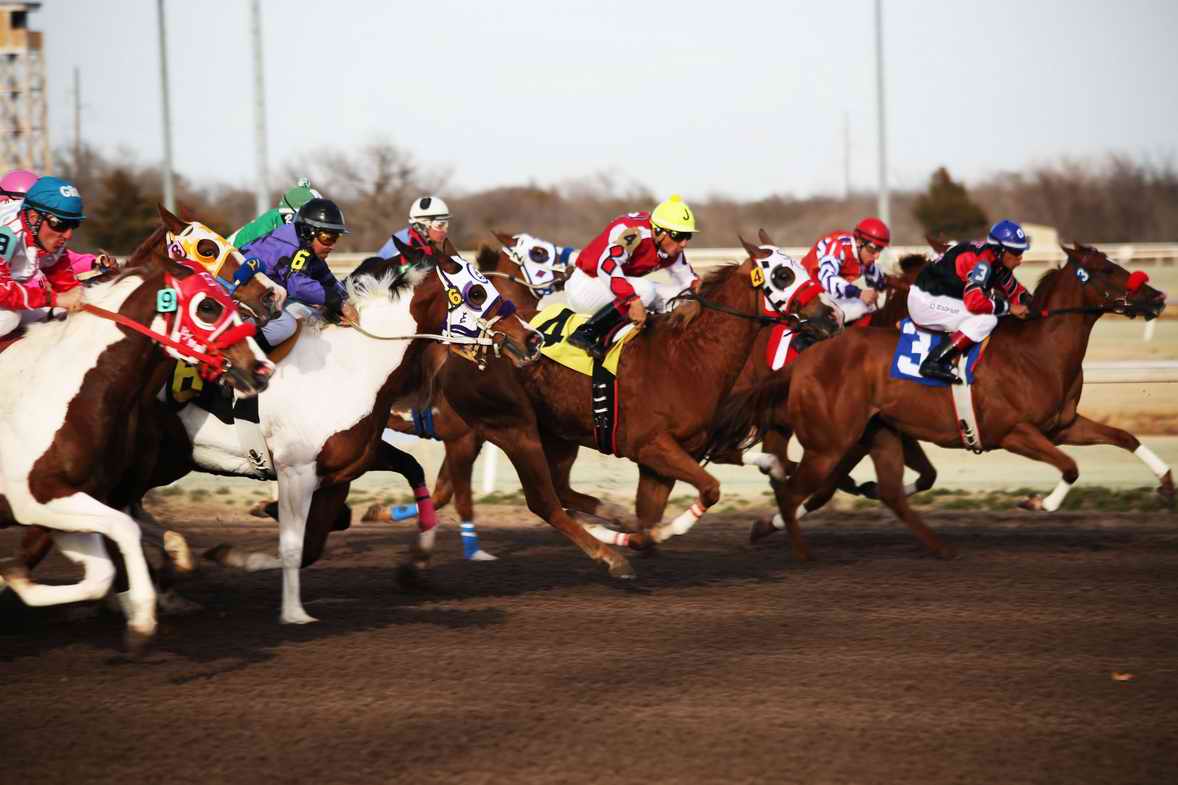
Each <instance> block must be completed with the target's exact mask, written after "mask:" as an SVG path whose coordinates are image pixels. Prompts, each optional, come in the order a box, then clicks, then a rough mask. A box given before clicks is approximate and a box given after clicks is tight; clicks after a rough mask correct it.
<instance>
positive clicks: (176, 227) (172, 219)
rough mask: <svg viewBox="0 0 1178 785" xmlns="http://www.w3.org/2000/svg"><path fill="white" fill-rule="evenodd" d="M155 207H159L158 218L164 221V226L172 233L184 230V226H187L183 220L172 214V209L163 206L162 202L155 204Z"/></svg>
mask: <svg viewBox="0 0 1178 785" xmlns="http://www.w3.org/2000/svg"><path fill="white" fill-rule="evenodd" d="M156 207H158V208H159V211H160V220H161V221H163V222H164V226H166V227H168V231H170V232H171V233H172V234H177V233H179V232H182V231H184V227H185V226H187V224H186V223H185V222H184V221H181V220H180V219H179V218H177V217H176V216H175V215H173V214H172V211H171V210H169V209H168V208H166V207H164V206H163V205H162V204H157V205H156Z"/></svg>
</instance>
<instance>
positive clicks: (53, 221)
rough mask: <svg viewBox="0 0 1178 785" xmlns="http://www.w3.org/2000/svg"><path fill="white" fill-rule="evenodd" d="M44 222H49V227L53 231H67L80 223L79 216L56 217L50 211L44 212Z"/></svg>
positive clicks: (75, 227)
mask: <svg viewBox="0 0 1178 785" xmlns="http://www.w3.org/2000/svg"><path fill="white" fill-rule="evenodd" d="M45 223H47V224H49V228H50V229H52V230H53V231H55V232H68V231H69V230H70V229H77V228H78V227H79V226H81V225H82V221H81V219H79V218H58V217H57V216H56V215H53V214H52V213H46V214H45Z"/></svg>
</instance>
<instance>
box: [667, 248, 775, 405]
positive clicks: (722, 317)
mask: <svg viewBox="0 0 1178 785" xmlns="http://www.w3.org/2000/svg"><path fill="white" fill-rule="evenodd" d="M701 296H702V297H704V299H706V300H708V301H709V302H714V303H717V304H720V305H723V306H725V307H727V308H731V309H732V310H734V311H738V312H740V313H743V314H747V315H748V316H750V317H755V316H759V315H760V309H761V292H760V290H759V289H755V288H753V287H752V286H750V285H749V276H748V275H747V274H746V272H745V265H739V266H738V267H736V268H733V269H732V270H731V271H730V272H729V275H728V276H727V278H726V279H725V280H724V282H723V283H722V284H721V285H720V286H718V287H716V288H715V289H713V290H712V291H711V292H710V293H709V294H707V295H704V294H702V293H701ZM700 308H701V310H700V314H699V316H697V317H696V318H695V320H694V321H693V322H692V323H691V324H689V325H688V326H687V327H685V328H684V329H682V330H674V329H666V330H660V332H659V337H661V338H662V346H660V347H659V349H658V351H660V352H663V354H664V356H666V357H667V358H668V359H669V358H672V357H674V356H675V355H676V353H678V352H682V353H683V356H684V357H685V358H686V360H687V362H689V363H691V365H692V378H693V379H696V380H701V381H702V380H704V379H708V380H709V383H710V384H711V383H714V382H713V381H712V379H714V378H715V377H717V376H718V377H719V387H718V388H717V391H722V390H725V389H727V388H728V387H729V386H731V384H732V383H733V382H734V381H735V380H736V377H737V375H738V374H739V373H740V370H741V368H742V367H743V366H744V363H745V360H746V359H747V357H748V354H749V350H750V348H751V347H752V345H753V342H754V341H755V340H756V338H757V335H758V332H759V331H760V329H761V324H760V323H759V322H758V321H756V320H755V319H751V318H750V319H742V318H741V317H739V316H733V315H732V314H728V313H723V312H721V311H717V310H715V309H712V308H708V307H706V306H702V305H701V306H700Z"/></svg>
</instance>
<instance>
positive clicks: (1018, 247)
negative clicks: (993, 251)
mask: <svg viewBox="0 0 1178 785" xmlns="http://www.w3.org/2000/svg"><path fill="white" fill-rule="evenodd" d="M986 241H987V242H990V243H993V244H994V245H1001V246H1002V247H1003V248H1009V249H1010V250H1012V251H1018V252H1019V253H1022V252H1023V251H1025V250H1027V249H1028V248H1030V247H1031V238H1030V237H1027V233H1026V232H1024V231H1023V228H1022V227H1021V226H1019V225H1018V224H1016V223H1015V222H1014V221H1012V220H1010V219H1009V218H1006V219H1003V220H1001V221H999V222H998V223H996V224H994V225H993V226H992V227H990V236H989V237H987V238H986Z"/></svg>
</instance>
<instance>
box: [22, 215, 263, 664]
mask: <svg viewBox="0 0 1178 785" xmlns="http://www.w3.org/2000/svg"><path fill="white" fill-rule="evenodd" d="M172 218H173V220H175V219H174V217H172ZM166 220H167V218H165V221H166ZM167 228H169V227H161V228H160V229H158V230H156V232H155V233H154V234H152V236H151V237H150V238H148V240H147V241H145V242H144V243H143V244H142V245H141V246H140V248H139V249H138V250H137V251H136V252H135V254H134V255H133V257H132V260H131V261H130V262H129V263H128V267H129V269H128V270H127V271H126V272H124V273H122V274H121V275H119V276H118V277H116V278H115V279H114V280H113V281H110V282H109V283H103V284H99V285H97V286H93V287H91V288H89V289H88V290H87V293H86V299H87V306H86V307H87V310H86V311H83V312H80V313H77V314H75V315H73V316H71V317H69V318H68V319H66V320H65V321H63V322H48V323H43V324H35V325H32V326H30V328H29V331H28V334H27V336H26V337H25V338H23V339H21V340H20V341H17V342H16V343H15V344H14V345H13V346H12V347H11V348H9V349H8V350H7V352H5V354H4V355H3V356H2V357H0V367H2V368H3V373H2V374H0V445H3V446H2V447H0V526H3V525H10V524H14V523H15V524H23V525H36V526H42V527H44V528H46V529H49V530H51V531H52V532H53V537H54V540H55V544H56V545H57V547H58V548H59V549H60V550H61V551H62V553H63V554H64V555H65V556H66V557H67V558H69V559H70V560H72V561H74V562H76V563H78V564H81V565H82V566H83V568H84V570H85V576H84V578H83V579H82V581H81V582H80V583H77V584H73V585H67V586H47V585H40V584H37V583H34V582H33V581H32V580H31V579H30V578H29V577H28V574H27V572H26V571H25V570H24V568H23V567H20V566H14V565H6V566H4V567H3V568H0V573H2V574H3V578H4V579H5V580H6V582H7V584H8V585H9V586H10V587H11V588H12V589H13V590H14V591H15V592H16V593H17V594H18V595H19V596H20V597H21V599H22V600H23V601H24V602H26V603H27V604H29V605H56V604H61V603H66V602H75V601H79V600H86V599H95V598H98V597H101V596H103V595H104V594H106V592H107V591H108V590H109V588H110V585H111V582H112V580H113V578H114V573H115V570H114V565H113V563H112V562H111V559H110V556H109V555H108V553H107V551H106V548H105V547H104V545H103V541H102V537H103V536H105V537H108V538H110V539H111V540H113V541H114V542H115V543H116V544H117V546H118V548H119V550H120V551H121V554H122V557H123V560H124V562H125V563H126V566H127V577H128V583H129V589H128V591H127V592H126V593H125V594H124V595H121V596H120V601H121V603H122V605H123V607H124V610H125V611H126V613H127V616H128V631H127V634H128V644H129V646H131V647H132V648H137V647H138V645H139V644H141V643H143V642H145V641H146V640H148V639H149V638H151V637H152V636H153V635H154V633H155V629H156V618H155V617H156V597H155V590H154V588H153V587H152V584H151V580H150V577H149V575H148V570H147V565H146V561H145V559H144V556H143V551H142V549H141V547H140V532H139V527H138V526H137V525H136V522H135V521H134V520H133V519H132V518H130V517H129V516H128V515H126V514H125V513H123V512H121V511H120V510H118V509H116V508H115V507H113V506H111V501H112V495H114V494H115V493H116V490H117V488H118V487H119V486H120V485H122V484H123V483H124V482H125V481H126V478H127V476H128V475H129V474H130V473H131V472H132V471H134V470H135V469H136V466H135V464H136V462H138V461H140V460H145V459H146V460H150V459H151V457H150V456H143V455H141V454H140V451H139V448H140V447H141V445H142V440H141V436H142V435H143V434H142V433H141V432H140V425H141V423H140V418H139V417H138V416H137V412H138V409H139V407H138V406H137V403H138V402H141V401H147V400H150V399H152V398H153V397H154V396H155V395H156V393H157V392H158V391H159V389H160V384H161V380H162V378H163V375H164V373H166V370H167V368H168V367H170V366H171V365H172V364H173V363H174V358H180V359H184V360H187V361H191V362H193V363H194V364H197V365H198V367H199V368H200V370H201V373H202V374H203V375H205V377H206V378H209V379H216V378H219V377H221V376H224V377H226V378H227V379H228V381H229V383H230V384H231V385H232V386H234V387H235V388H236V389H237V390H238V391H239V392H240V393H242V394H244V395H252V394H256V393H257V392H258V391H259V390H261V389H264V388H265V386H266V384H267V382H268V380H269V377H270V375H271V373H272V371H273V366H272V365H271V364H270V363H269V362H268V361H267V360H266V359H265V357H264V355H263V354H262V352H261V350H260V349H259V348H258V345H257V344H256V343H255V342H254V341H253V340H252V338H251V337H250V336H252V335H253V332H254V326H253V325H250V324H243V323H242V321H241V318H240V316H239V315H238V313H237V309H236V307H235V305H234V303H233V302H232V300H231V299H230V298H229V295H228V294H227V293H226V292H225V291H224V290H223V289H222V287H220V286H219V285H218V284H217V283H215V281H214V280H213V278H212V277H211V276H210V275H209V274H208V273H207V272H205V271H204V270H202V269H199V268H198V267H197V266H196V264H195V262H193V263H192V264H191V265H190V264H182V263H178V262H177V261H174V260H172V259H170V258H168V257H167V256H165V255H164V254H163V253H161V250H160V249H162V248H163V243H162V239H163V235H164V233H165V231H166V229H167ZM171 228H178V227H171ZM116 319H117V320H121V321H116ZM145 331H146V332H149V333H150V334H145Z"/></svg>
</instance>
